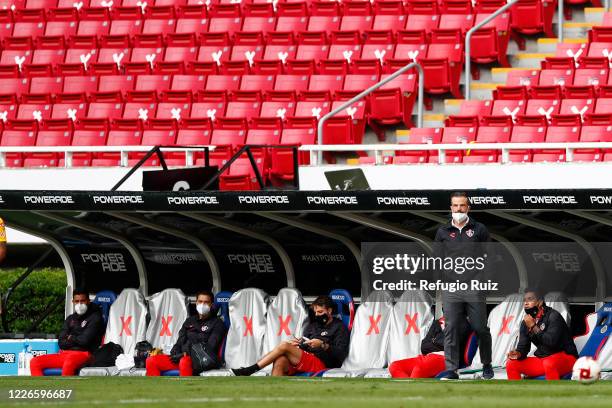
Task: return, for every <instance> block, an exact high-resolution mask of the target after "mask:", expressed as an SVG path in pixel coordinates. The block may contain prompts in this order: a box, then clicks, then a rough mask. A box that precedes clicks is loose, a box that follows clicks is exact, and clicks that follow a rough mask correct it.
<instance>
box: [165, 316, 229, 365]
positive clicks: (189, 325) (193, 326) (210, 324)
mask: <svg viewBox="0 0 612 408" xmlns="http://www.w3.org/2000/svg"><path fill="white" fill-rule="evenodd" d="M224 337H225V325H224V324H223V322H222V321H221V319H219V318H218V317H217V315H216V314H214V312H212V313H210V314H209V315H208V316H207V317H206V318H204V319H200V315H198V314H196V315H194V316H189V317H188V318H187V319H186V320H185V323H183V326H182V327H181V330H180V331H179V336H178V339H177V340H176V343H175V344H174V346H173V347H172V350H171V351H170V354H171V355H175V354H182V353H189V352H190V351H191V346H192V345H193V344H198V343H205V344H206V350H208V351H209V352H210V353H217V352H218V351H219V347H221V343H222V342H223V338H224Z"/></svg>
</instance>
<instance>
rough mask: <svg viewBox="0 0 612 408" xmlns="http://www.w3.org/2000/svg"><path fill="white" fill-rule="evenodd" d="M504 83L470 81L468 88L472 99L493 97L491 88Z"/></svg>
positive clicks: (493, 88)
mask: <svg viewBox="0 0 612 408" xmlns="http://www.w3.org/2000/svg"><path fill="white" fill-rule="evenodd" d="M503 85H504V83H494V82H476V83H472V85H471V87H470V89H471V92H472V95H471V98H472V99H481V100H487V99H493V90H495V89H497V87H498V86H503Z"/></svg>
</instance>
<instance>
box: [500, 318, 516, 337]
mask: <svg viewBox="0 0 612 408" xmlns="http://www.w3.org/2000/svg"><path fill="white" fill-rule="evenodd" d="M512 320H514V316H504V317H503V318H502V327H501V329H500V330H499V334H498V336H499V335H500V334H510V327H509V326H510V323H511V322H512Z"/></svg>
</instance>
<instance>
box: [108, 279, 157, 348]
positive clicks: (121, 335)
mask: <svg viewBox="0 0 612 408" xmlns="http://www.w3.org/2000/svg"><path fill="white" fill-rule="evenodd" d="M146 329H147V307H146V305H145V299H144V296H143V295H142V293H140V292H139V291H138V290H136V289H124V290H123V291H122V292H121V293H120V294H119V296H118V297H117V300H115V302H114V303H113V304H112V305H111V307H110V311H109V313H108V323H107V325H106V334H105V335H104V343H110V342H112V343H115V344H118V345H120V346H121V347H122V348H123V352H124V353H125V354H134V348H135V347H136V343H138V342H139V341H143V340H144V339H145V335H146Z"/></svg>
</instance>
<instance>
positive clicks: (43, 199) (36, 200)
mask: <svg viewBox="0 0 612 408" xmlns="http://www.w3.org/2000/svg"><path fill="white" fill-rule="evenodd" d="M23 201H24V202H25V203H26V204H74V200H73V199H72V196H24V197H23Z"/></svg>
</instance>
